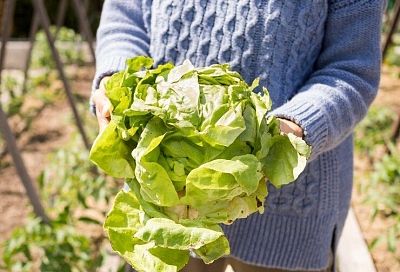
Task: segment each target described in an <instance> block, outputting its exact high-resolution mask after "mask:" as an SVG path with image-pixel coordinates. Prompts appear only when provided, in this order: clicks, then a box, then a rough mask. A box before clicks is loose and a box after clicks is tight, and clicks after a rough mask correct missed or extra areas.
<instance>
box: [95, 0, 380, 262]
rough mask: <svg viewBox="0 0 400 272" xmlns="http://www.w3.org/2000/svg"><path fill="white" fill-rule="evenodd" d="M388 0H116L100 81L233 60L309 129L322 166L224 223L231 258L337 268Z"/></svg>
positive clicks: (105, 25)
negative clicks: (160, 66)
mask: <svg viewBox="0 0 400 272" xmlns="http://www.w3.org/2000/svg"><path fill="white" fill-rule="evenodd" d="M384 2H385V1H384V0H301V1H299V0H284V1H283V0H238V1H229V0H180V1H179V0H153V1H152V0H106V1H105V3H104V8H103V14H102V17H101V23H100V27H99V30H98V33H97V34H98V36H97V38H98V40H97V41H98V43H97V73H96V77H95V80H94V87H96V86H98V82H99V80H100V79H101V78H102V77H103V76H105V75H109V74H112V73H114V72H116V71H119V70H121V69H123V68H124V62H125V59H126V58H129V57H132V56H135V55H150V56H151V57H153V58H154V59H155V60H156V62H157V63H163V62H166V61H172V62H174V63H176V64H180V63H182V62H183V60H185V59H190V60H191V61H192V63H193V64H194V65H196V66H204V65H210V64H212V63H230V64H231V66H232V68H233V69H234V70H237V71H239V72H240V73H241V74H242V75H243V76H244V78H245V79H246V80H247V81H248V82H251V81H252V80H253V79H254V78H255V77H258V76H259V77H260V79H261V81H260V83H261V85H263V86H266V87H267V88H268V89H269V91H270V95H271V97H272V100H273V107H274V110H273V112H272V113H271V114H274V115H276V116H278V117H282V118H286V119H289V120H292V121H294V122H295V123H297V124H299V125H300V126H301V127H302V128H303V129H304V135H305V136H304V138H305V140H306V141H307V142H308V143H309V144H310V145H311V146H312V148H313V149H312V150H313V152H312V159H311V161H310V162H309V163H308V166H307V167H306V170H305V171H304V173H303V174H302V175H301V176H300V177H299V178H298V180H297V181H296V182H294V183H293V184H291V185H288V186H286V187H284V188H282V189H281V190H276V189H275V188H274V187H269V188H268V189H269V195H268V198H267V203H266V212H265V213H264V214H263V215H259V214H255V215H252V216H250V217H249V218H247V219H244V220H239V221H237V222H235V223H234V224H233V225H232V226H227V227H224V230H225V232H226V234H227V236H228V238H229V241H230V245H231V251H232V256H233V257H236V258H239V259H241V260H243V261H245V262H247V263H251V264H256V265H260V266H266V267H275V268H283V269H293V270H294V269H302V270H317V269H322V268H324V267H326V266H327V265H328V259H329V255H330V252H331V251H332V249H333V250H334V249H335V247H336V244H337V241H338V239H339V236H340V233H341V230H342V227H343V224H344V220H345V217H346V214H347V210H348V208H349V204H350V197H351V190H352V168H353V153H352V150H353V143H352V131H353V128H354V126H355V125H356V124H357V123H358V122H359V121H360V120H361V119H362V118H363V116H364V115H365V113H366V111H367V109H368V106H369V105H370V103H371V102H372V100H373V99H374V97H375V95H376V92H377V89H378V84H379V74H380V61H381V54H380V29H381V16H382V11H383V6H384Z"/></svg>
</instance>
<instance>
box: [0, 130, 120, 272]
mask: <svg viewBox="0 0 400 272" xmlns="http://www.w3.org/2000/svg"><path fill="white" fill-rule="evenodd" d="M79 143H80V138H79V137H78V136H77V135H74V136H73V137H72V140H71V141H70V142H69V143H67V144H66V147H65V148H64V149H61V150H59V151H57V152H55V153H54V154H52V155H50V157H49V160H48V161H49V162H50V163H49V164H48V165H47V167H46V169H45V170H44V171H43V172H42V173H41V174H40V175H39V178H38V185H39V191H40V195H41V199H42V200H44V201H45V203H44V205H45V209H46V211H47V212H48V213H49V214H50V217H51V218H52V219H53V220H52V222H51V224H50V225H46V224H43V223H41V222H40V220H39V219H37V218H34V217H33V215H32V216H30V217H29V218H28V220H27V223H26V224H25V225H24V226H22V227H20V228H18V229H16V230H15V231H14V232H13V234H12V237H11V238H10V239H9V240H7V241H6V242H5V245H4V251H3V263H4V264H3V269H7V270H8V271H32V270H33V268H35V267H36V268H38V269H40V270H41V271H95V270H96V268H98V267H100V266H101V264H102V261H104V254H103V252H104V250H103V249H102V241H103V239H104V238H105V237H104V234H103V231H102V226H101V225H102V222H103V220H104V216H105V212H106V210H107V208H108V206H109V202H110V201H111V199H110V198H111V196H113V195H115V194H116V192H117V191H118V189H119V187H120V186H121V184H120V183H118V182H117V181H116V180H113V179H111V178H109V177H108V178H107V177H105V176H104V175H101V174H99V173H98V172H97V171H96V169H94V166H93V165H92V164H91V163H90V162H89V160H88V152H87V151H85V150H84V149H83V148H82V147H81V145H80V144H79ZM0 268H1V266H0Z"/></svg>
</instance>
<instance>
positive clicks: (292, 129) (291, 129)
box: [278, 118, 303, 138]
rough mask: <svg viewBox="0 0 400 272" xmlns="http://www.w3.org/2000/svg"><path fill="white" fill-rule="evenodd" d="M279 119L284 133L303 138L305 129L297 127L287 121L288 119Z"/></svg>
mask: <svg viewBox="0 0 400 272" xmlns="http://www.w3.org/2000/svg"><path fill="white" fill-rule="evenodd" d="M278 119H279V124H280V129H281V131H282V132H283V133H285V134H288V133H293V134H294V135H296V136H297V137H300V138H303V129H302V128H301V127H300V126H299V125H297V124H296V123H294V122H292V121H290V120H287V119H281V118H278Z"/></svg>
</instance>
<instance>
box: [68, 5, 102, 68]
mask: <svg viewBox="0 0 400 272" xmlns="http://www.w3.org/2000/svg"><path fill="white" fill-rule="evenodd" d="M72 3H73V6H74V8H75V12H76V15H77V16H78V20H79V26H80V29H81V32H82V34H83V35H84V36H85V39H86V41H87V42H88V45H89V49H90V53H91V54H92V59H93V63H95V62H96V53H95V51H94V48H93V40H94V38H93V34H92V31H91V29H90V24H89V20H88V18H87V11H86V8H85V5H82V3H81V2H80V1H79V0H72Z"/></svg>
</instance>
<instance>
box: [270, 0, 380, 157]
mask: <svg viewBox="0 0 400 272" xmlns="http://www.w3.org/2000/svg"><path fill="white" fill-rule="evenodd" d="M384 2H385V1H382V0H335V1H329V3H330V4H329V12H328V16H327V21H326V26H325V36H324V41H323V45H322V50H321V53H320V55H319V57H318V59H317V61H316V64H315V68H314V72H313V73H312V75H311V76H310V78H309V79H308V81H307V82H306V83H305V85H304V86H303V87H302V88H301V89H300V90H299V91H298V92H297V94H296V95H294V96H293V97H292V98H291V99H290V100H289V101H288V102H286V103H285V104H283V105H282V106H280V107H278V108H276V109H275V110H274V111H272V113H271V114H272V115H275V116H276V117H280V118H285V119H289V120H291V121H293V122H295V123H297V124H298V125H300V126H301V127H302V128H303V130H304V139H305V141H306V142H307V143H308V144H310V145H311V146H312V156H311V158H312V159H313V158H315V157H316V156H318V155H319V154H321V153H323V152H325V151H328V150H329V149H332V148H334V147H335V146H337V145H338V144H339V143H341V141H342V140H344V139H345V138H346V137H347V136H348V135H349V134H351V133H352V131H353V129H354V127H355V125H356V124H357V123H358V122H359V121H360V120H361V119H362V118H363V117H364V116H365V114H366V112H367V110H368V107H369V105H370V104H371V103H372V101H373V99H374V98H375V96H376V94H377V90H378V86H379V79H380V65H381V48H380V33H381V20H382V13H383V9H384Z"/></svg>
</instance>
